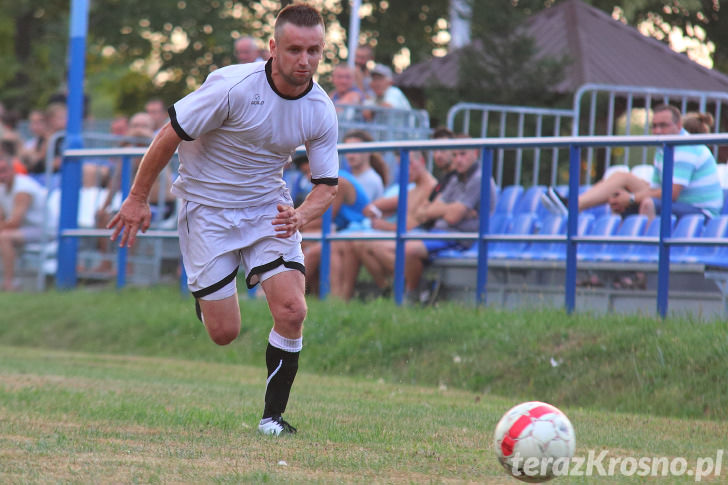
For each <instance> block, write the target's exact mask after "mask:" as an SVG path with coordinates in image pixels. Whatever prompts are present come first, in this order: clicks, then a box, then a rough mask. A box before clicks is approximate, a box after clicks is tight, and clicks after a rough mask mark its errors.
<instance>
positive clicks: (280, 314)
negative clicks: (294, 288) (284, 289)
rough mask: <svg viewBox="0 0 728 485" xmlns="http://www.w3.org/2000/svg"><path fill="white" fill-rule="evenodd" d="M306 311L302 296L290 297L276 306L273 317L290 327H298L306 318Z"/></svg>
mask: <svg viewBox="0 0 728 485" xmlns="http://www.w3.org/2000/svg"><path fill="white" fill-rule="evenodd" d="M307 311H308V308H307V307H306V300H305V299H304V298H290V299H287V300H286V301H284V302H281V304H280V305H277V306H276V310H275V314H274V315H273V318H274V319H275V321H276V322H278V323H280V324H283V325H285V326H286V327H288V328H290V329H295V328H300V327H301V326H302V325H303V321H304V320H305V319H306V312H307Z"/></svg>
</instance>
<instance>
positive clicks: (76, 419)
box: [0, 347, 728, 484]
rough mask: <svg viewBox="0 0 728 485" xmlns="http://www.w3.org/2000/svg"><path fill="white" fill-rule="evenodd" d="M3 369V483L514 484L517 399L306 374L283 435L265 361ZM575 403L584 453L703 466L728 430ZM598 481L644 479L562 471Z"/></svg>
mask: <svg viewBox="0 0 728 485" xmlns="http://www.w3.org/2000/svg"><path fill="white" fill-rule="evenodd" d="M0 364H1V366H2V367H1V368H2V372H1V373H0V391H1V392H0V417H1V419H0V480H1V481H2V483H24V484H25V483H367V484H368V483H465V482H469V483H506V479H507V477H506V476H505V475H504V473H503V471H502V469H501V468H500V465H498V463H497V462H496V460H495V458H494V453H493V447H492V446H493V445H492V442H491V441H492V430H493V429H494V427H495V423H496V421H497V419H498V418H499V417H500V415H501V414H502V413H503V412H504V411H505V410H506V409H507V408H508V407H510V405H511V404H513V403H512V401H511V400H508V399H504V398H497V397H493V396H482V395H480V394H476V393H471V392H466V391H461V390H454V389H442V388H440V389H438V388H433V387H417V386H410V385H406V384H388V383H385V382H383V381H382V380H381V379H372V378H341V377H328V376H320V375H316V374H311V373H308V372H302V373H301V374H300V375H299V378H298V379H297V382H296V387H295V391H294V399H293V400H292V402H291V405H290V407H289V410H288V412H287V414H288V415H289V418H290V419H291V420H292V421H293V422H294V423H295V424H296V425H297V426H298V427H299V429H300V430H301V431H300V432H299V434H298V435H296V436H293V437H286V438H282V439H275V438H269V437H261V436H259V435H258V434H257V433H256V431H255V424H256V422H257V420H258V418H259V416H258V410H259V408H260V400H261V397H262V381H263V377H264V376H263V375H262V369H261V368H259V367H251V366H240V365H231V364H220V363H211V362H199V361H198V362H195V361H189V360H180V359H168V358H154V357H134V356H115V355H109V354H95V353H94V354H92V353H78V352H66V351H49V350H44V349H29V348H22V347H2V348H0ZM564 409H565V411H566V412H567V413H568V414H569V416H570V418H571V420H572V422H573V424H574V427H575V429H576V430H577V440H578V448H577V455H578V456H587V454H588V450H596V452H597V453H599V452H601V450H607V451H608V453H609V456H610V457H616V456H643V455H645V454H647V456H666V457H675V456H680V457H685V458H686V459H687V460H688V463H690V465H691V467H692V466H693V464H694V463H695V462H696V460H697V458H698V457H704V456H705V457H707V456H715V453H716V450H717V449H718V448H720V447H722V446H724V437H725V435H726V433H728V424H726V423H723V422H720V423H719V422H714V421H692V420H684V419H670V418H660V417H655V416H649V415H633V414H617V413H605V412H594V411H592V410H588V409H581V408H576V407H575V408H570V407H566V408H564ZM681 478H684V477H681ZM718 478H719V477H718ZM597 481H598V482H603V483H634V481H633V480H630V479H629V478H627V477H609V478H600V479H597V478H595V477H581V478H571V477H570V478H568V479H567V478H562V479H560V483H595V482H597ZM514 483H515V482H514ZM667 483H683V482H681V481H680V480H678V479H675V480H674V481H671V480H670V479H669V478H668V480H667Z"/></svg>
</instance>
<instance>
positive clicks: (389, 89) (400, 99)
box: [371, 64, 412, 109]
mask: <svg viewBox="0 0 728 485" xmlns="http://www.w3.org/2000/svg"><path fill="white" fill-rule="evenodd" d="M371 88H372V91H374V100H373V101H374V103H373V104H375V105H376V106H381V107H383V108H396V109H412V106H411V105H410V102H409V101H408V100H407V96H405V95H404V93H403V92H402V91H401V90H400V89H399V88H398V87H397V86H394V85H393V74H392V70H391V69H390V68H389V67H387V66H385V65H384V64H377V65H375V66H374V69H372V84H371Z"/></svg>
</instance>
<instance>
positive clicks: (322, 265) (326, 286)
mask: <svg viewBox="0 0 728 485" xmlns="http://www.w3.org/2000/svg"><path fill="white" fill-rule="evenodd" d="M330 233H331V207H329V208H328V209H326V212H324V215H323V216H322V218H321V261H320V262H319V299H320V300H325V299H326V297H327V296H329V292H330V291H331V278H330V271H331V241H330V240H329V234H330Z"/></svg>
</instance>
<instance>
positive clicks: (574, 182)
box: [57, 134, 728, 317]
mask: <svg viewBox="0 0 728 485" xmlns="http://www.w3.org/2000/svg"><path fill="white" fill-rule="evenodd" d="M713 143H715V144H721V145H726V144H728V134H720V135H692V136H690V137H685V136H679V135H673V136H593V137H581V136H580V137H525V138H521V139H486V138H476V139H459V140H410V141H397V142H375V143H356V144H347V145H340V146H339V151H340V152H341V153H347V152H371V151H385V150H398V151H399V153H400V161H401V167H400V178H399V181H398V183H399V199H398V209H397V229H396V231H395V232H394V233H393V234H382V235H381V238H385V239H393V240H394V241H395V243H396V264H395V275H394V298H395V301H396V302H397V303H398V304H401V303H402V301H403V296H404V244H405V241H407V240H411V239H426V238H433V237H436V238H438V239H447V238H451V239H472V240H475V241H477V247H478V257H477V282H476V292H475V301H476V303H477V304H483V303H485V302H486V301H487V293H486V285H487V274H488V271H487V269H488V246H487V243H488V242H489V241H498V240H509V241H513V240H523V241H531V240H538V241H550V242H565V243H566V263H565V264H566V273H565V275H566V277H565V286H564V291H565V301H564V306H565V309H566V311H567V312H569V313H571V312H573V310H574V306H575V295H576V271H577V258H576V250H577V245H578V244H579V243H581V242H591V243H594V242H614V243H618V244H619V243H629V242H633V241H627V240H614V238H604V239H598V238H594V237H588V238H587V237H584V236H578V235H577V227H578V217H579V213H578V211H577V210H574V209H573V208H574V207H578V204H577V194H578V188H579V170H580V166H581V156H582V151H583V150H585V149H587V150H588V149H589V148H600V147H601V148H603V147H610V146H611V147H614V146H634V147H642V146H648V147H650V146H652V147H656V146H661V147H663V148H664V160H663V170H664V174H665V176H664V180H663V191H662V194H663V195H662V201H661V202H662V207H663V211H665V212H670V207H671V205H672V200H671V198H670V195H671V194H672V191H671V190H669V189H668V190H665V189H666V188H669V187H671V186H672V168H673V160H674V158H673V152H674V148H675V146H678V145H688V144H691V145H694V144H713ZM453 148H479V149H483V158H482V170H483V173H484V174H488V173H492V168H493V160H494V154H495V153H496V152H497V151H498V150H499V149H517V148H522V149H534V148H541V149H553V148H559V149H566V150H568V152H569V175H570V177H569V207H571V208H572V209H570V211H569V214H568V220H567V232H566V235H565V236H553V237H547V238H544V237H543V236H523V237H515V238H514V237H513V236H506V237H504V236H502V235H497V234H490V232H489V221H490V211H489V207H488V206H487V204H488V201H489V194H490V184H489V177H487V176H484V177H483V178H482V180H483V185H482V188H481V207H480V217H481V220H480V228H479V231H478V232H477V233H445V234H442V233H441V234H437V235H428V234H422V233H414V232H408V231H406V229H405V227H406V226H405V224H406V213H407V183H408V171H409V169H408V161H409V152H410V151H411V150H434V149H453ZM143 153H144V150H143V149H136V148H134V149H108V150H88V149H75V150H67V151H66V152H65V156H66V157H67V161H70V162H69V163H74V162H73V161H75V162H76V163H77V162H78V161H79V160H81V159H83V158H86V157H93V156H100V155H105V156H126V157H131V156H139V155H141V154H143ZM326 227H327V225H326V224H324V228H326ZM109 233H110V231H103V230H99V231H94V232H93V233H92V232H89V231H80V230H77V229H76V228H74V227H69V226H68V225H63V224H62V225H61V227H60V230H59V238H60V240H61V242H63V241H64V240H75V239H77V238H79V237H107V236H108V235H109ZM175 234H176V231H159V232H148V233H147V234H146V236H144V237H152V238H154V237H158V238H163V237H165V238H166V237H175ZM670 235H671V226H670V219H669V218H667V217H665V218H662V219H661V226H660V235H659V239H658V240H657V241H654V242H652V241H647V242H646V243H653V244H657V246H658V249H659V251H658V252H659V259H658V263H657V270H658V290H657V312H658V313H659V314H660V315H661V316H662V317H665V316H666V314H667V305H668V292H669V278H670V272H669V268H670V266H669V265H670V259H669V251H670V247H671V246H674V245H685V244H688V243H690V244H692V243H693V242H689V241H688V242H686V241H682V240H678V239H671V237H670ZM378 237H380V236H378ZM351 238H352V236H346V235H343V236H342V235H337V234H335V233H329V232H328V231H327V230H326V229H324V230H323V231H322V234H321V236H320V238H317V239H320V240H321V242H322V253H321V254H322V256H321V258H322V262H321V268H320V274H321V277H320V279H321V280H322V282H321V285H322V286H321V288H322V291H321V296H322V297H325V296H326V290H327V288H328V264H329V258H330V244H331V242H333V241H336V240H340V239H351ZM703 243H706V244H720V245H728V239H722V238H721V239H717V240H704V241H703ZM66 256H67V257H70V258H73V257H74V255H73V254H72V253H70V252H68V253H67V254H66ZM72 261H73V262H75V260H72ZM74 267H75V266H73V265H71V264H67V265H66V266H65V268H74ZM63 270H64V269H63V268H62V267H60V266H59V273H58V275H57V281H58V282H59V284H60V285H61V286H69V285H70V286H72V285H73V284H75V281H74V278H73V277H70V276H69V275H67V274H62V271H63ZM118 270H119V272H120V273H123V271H124V266H121V265H120V267H119V268H118ZM71 271H73V270H71Z"/></svg>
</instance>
